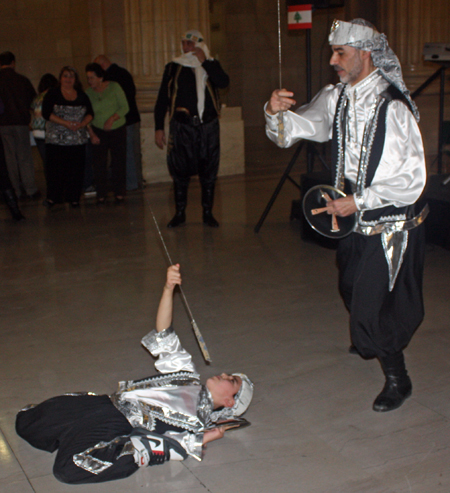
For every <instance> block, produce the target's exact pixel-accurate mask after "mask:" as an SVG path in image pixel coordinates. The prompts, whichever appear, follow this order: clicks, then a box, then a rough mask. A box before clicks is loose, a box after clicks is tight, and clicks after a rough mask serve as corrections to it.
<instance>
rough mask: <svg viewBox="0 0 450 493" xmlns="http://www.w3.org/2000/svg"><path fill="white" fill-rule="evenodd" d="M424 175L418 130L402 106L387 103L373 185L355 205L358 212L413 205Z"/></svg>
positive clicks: (418, 194)
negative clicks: (382, 143)
mask: <svg viewBox="0 0 450 493" xmlns="http://www.w3.org/2000/svg"><path fill="white" fill-rule="evenodd" d="M426 179H427V172H426V166H425V155H424V150H423V143H422V136H421V134H420V130H419V126H418V125H417V122H416V120H415V118H414V116H413V115H412V113H411V112H410V111H409V109H408V108H407V107H406V105H405V104H404V103H402V102H401V101H392V102H391V103H389V107H388V112H387V116H386V140H385V143H384V148H383V153H382V155H381V159H380V163H379V165H378V168H377V170H376V172H375V176H374V177H373V180H372V183H371V185H370V186H369V187H367V188H365V189H364V190H363V191H362V192H361V193H360V194H356V196H355V202H356V205H357V207H358V209H359V210H362V211H364V210H370V209H378V208H380V207H384V206H387V205H394V206H395V207H403V206H407V205H411V204H414V202H416V201H417V199H418V198H419V197H420V195H421V193H422V191H423V189H424V187H425V183H426Z"/></svg>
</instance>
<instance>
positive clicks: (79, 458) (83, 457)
mask: <svg viewBox="0 0 450 493" xmlns="http://www.w3.org/2000/svg"><path fill="white" fill-rule="evenodd" d="M124 438H126V437H125V436H120V437H116V438H114V440H111V441H110V442H99V443H97V445H95V446H94V447H91V448H88V449H86V450H85V451H84V452H81V454H75V455H74V456H73V462H74V463H75V465H76V466H78V467H81V469H84V470H85V471H88V472H90V473H92V474H100V473H102V472H103V471H105V470H106V469H108V467H111V466H112V462H108V461H103V460H100V459H97V458H96V457H93V456H92V455H91V454H92V452H94V451H95V450H100V449H103V448H106V447H109V446H110V445H112V444H117V443H119V442H120V441H121V440H123V439H124Z"/></svg>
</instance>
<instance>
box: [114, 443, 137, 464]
mask: <svg viewBox="0 0 450 493" xmlns="http://www.w3.org/2000/svg"><path fill="white" fill-rule="evenodd" d="M134 451H135V448H134V447H133V444H132V443H131V441H129V442H127V443H126V444H125V445H124V446H123V449H122V452H120V454H119V456H118V457H117V460H119V459H120V458H121V457H124V456H125V455H134Z"/></svg>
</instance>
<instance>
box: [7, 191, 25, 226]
mask: <svg viewBox="0 0 450 493" xmlns="http://www.w3.org/2000/svg"><path fill="white" fill-rule="evenodd" d="M3 198H4V199H5V203H6V205H7V206H8V209H9V212H10V213H11V216H12V218H13V219H14V221H16V222H19V221H22V220H23V219H25V216H24V215H23V214H22V212H21V211H20V209H19V204H18V202H17V197H16V193H15V192H14V190H13V189H12V188H9V189H7V190H3Z"/></svg>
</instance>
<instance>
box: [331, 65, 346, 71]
mask: <svg viewBox="0 0 450 493" xmlns="http://www.w3.org/2000/svg"><path fill="white" fill-rule="evenodd" d="M333 68H334V70H336V72H337V71H338V70H344V69H343V68H342V67H341V66H340V65H333Z"/></svg>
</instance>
